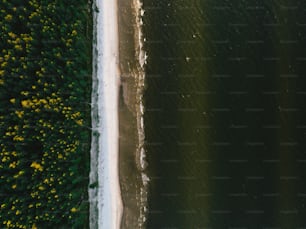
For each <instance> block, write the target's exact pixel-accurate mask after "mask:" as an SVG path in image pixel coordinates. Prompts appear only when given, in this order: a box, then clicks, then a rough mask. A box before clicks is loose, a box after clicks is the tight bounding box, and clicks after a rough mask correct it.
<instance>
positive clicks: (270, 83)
mask: <svg viewBox="0 0 306 229" xmlns="http://www.w3.org/2000/svg"><path fill="white" fill-rule="evenodd" d="M143 4H144V5H143V9H144V11H145V13H144V16H143V22H144V36H145V38H146V42H145V47H144V48H145V50H146V52H147V55H148V59H147V65H146V67H145V70H146V71H145V74H146V78H145V79H146V80H145V82H146V89H145V96H144V104H145V112H144V123H145V149H146V155H147V162H148V175H149V177H150V182H149V194H148V197H149V199H148V217H147V224H146V228H152V229H153V228H154V229H157V228H183V229H187V228H304V227H305V226H306V218H305V214H306V210H305V204H306V191H305V190H306V177H305V176H306V164H305V162H306V154H305V152H306V151H305V150H306V147H305V146H306V144H305V133H306V132H305V130H306V118H305V117H306V106H305V99H306V92H305V89H306V76H305V73H306V68H305V65H306V56H305V53H306V52H305V50H306V49H305V47H306V14H305V13H306V12H305V9H306V7H305V4H306V2H305V1H302V0H292V1H284V0H280V1H273V0H265V1H260V0H248V1H243V0H233V1H227V0H172V1H170V0H154V1H152V0H143Z"/></svg>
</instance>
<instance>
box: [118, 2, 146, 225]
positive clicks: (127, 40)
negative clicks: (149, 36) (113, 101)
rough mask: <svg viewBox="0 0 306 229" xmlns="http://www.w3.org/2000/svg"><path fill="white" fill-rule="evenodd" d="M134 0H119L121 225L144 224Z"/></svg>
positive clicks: (139, 67)
mask: <svg viewBox="0 0 306 229" xmlns="http://www.w3.org/2000/svg"><path fill="white" fill-rule="evenodd" d="M134 4H135V1H133V0H118V16H119V18H118V20H119V63H120V74H121V76H120V79H121V86H120V93H119V176H120V186H121V194H122V200H123V206H124V207H123V217H122V223H121V228H143V219H142V215H143V210H142V209H143V206H142V205H143V203H142V201H143V200H141V198H142V194H141V190H142V189H143V182H142V177H141V170H142V168H141V162H140V148H139V144H140V142H141V140H140V135H139V128H138V126H139V121H140V120H139V110H138V109H139V104H140V103H139V99H140V98H139V92H140V91H139V77H140V75H139V74H141V71H142V70H141V66H140V64H139V57H138V56H139V44H138V40H137V36H138V35H139V34H138V31H137V21H136V20H137V14H136V10H135V7H134Z"/></svg>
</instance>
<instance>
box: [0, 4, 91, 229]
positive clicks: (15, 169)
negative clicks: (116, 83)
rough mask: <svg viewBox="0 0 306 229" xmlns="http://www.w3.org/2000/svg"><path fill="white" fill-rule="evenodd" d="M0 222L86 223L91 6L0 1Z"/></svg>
mask: <svg viewBox="0 0 306 229" xmlns="http://www.w3.org/2000/svg"><path fill="white" fill-rule="evenodd" d="M0 28H1V36H0V51H1V54H0V135H1V138H0V160H1V162H0V228H32V229H34V228H87V227H88V194H87V190H88V173H89V151H90V137H91V131H90V125H91V120H90V110H91V106H90V99H91V46H92V44H91V39H92V32H91V30H92V22H91V5H90V3H89V2H88V1H85V0H80V1H72V0H65V1H64V0H44V1H39V0H29V1H21V0H2V1H1V3H0Z"/></svg>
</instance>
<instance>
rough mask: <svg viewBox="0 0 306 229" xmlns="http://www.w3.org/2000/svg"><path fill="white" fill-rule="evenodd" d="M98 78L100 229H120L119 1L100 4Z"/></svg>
mask: <svg viewBox="0 0 306 229" xmlns="http://www.w3.org/2000/svg"><path fill="white" fill-rule="evenodd" d="M95 4H96V7H97V9H96V14H97V15H96V20H97V21H96V29H97V37H96V39H97V44H96V45H97V57H96V58H97V60H94V61H97V78H98V114H99V123H98V128H97V130H98V132H99V154H98V180H99V189H98V199H97V201H98V228H102V229H119V228H120V223H121V217H122V209H123V208H122V200H121V192H120V186H119V171H118V153H119V148H118V144H119V134H118V129H119V124H118V122H119V119H118V92H119V79H120V78H119V66H118V59H119V54H118V52H119V50H118V46H119V43H118V20H117V0H96V2H95Z"/></svg>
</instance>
